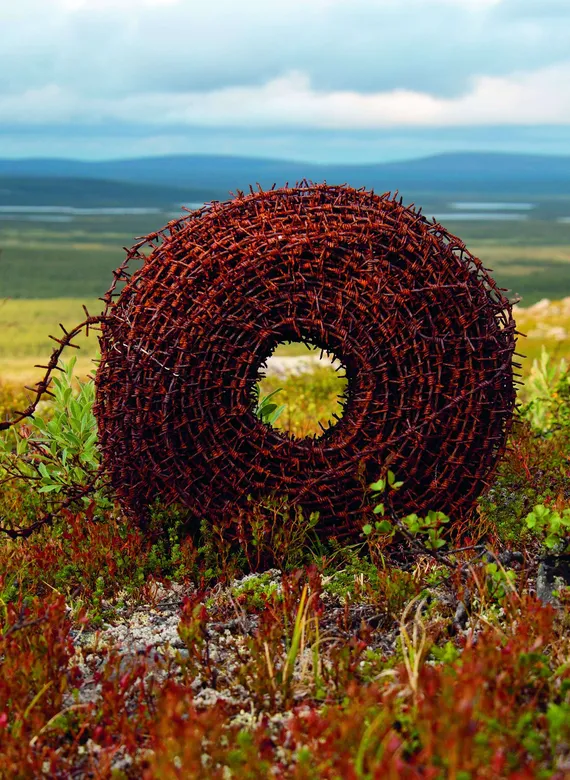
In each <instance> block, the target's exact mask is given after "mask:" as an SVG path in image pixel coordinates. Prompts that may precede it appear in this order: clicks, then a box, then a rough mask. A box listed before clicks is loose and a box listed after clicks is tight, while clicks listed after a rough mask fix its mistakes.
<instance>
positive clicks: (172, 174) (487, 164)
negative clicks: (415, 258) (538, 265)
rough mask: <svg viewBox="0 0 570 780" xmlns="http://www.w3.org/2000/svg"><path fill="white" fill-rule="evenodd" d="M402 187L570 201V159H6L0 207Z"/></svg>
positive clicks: (406, 192)
mask: <svg viewBox="0 0 570 780" xmlns="http://www.w3.org/2000/svg"><path fill="white" fill-rule="evenodd" d="M305 178H306V179H309V180H312V181H315V182H322V181H327V182H328V183H329V184H344V183H347V184H350V185H352V186H354V187H362V186H364V187H366V188H368V189H372V188H373V189H374V190H375V191H377V192H386V191H395V190H398V191H399V192H400V193H401V194H402V196H403V197H404V200H406V201H407V202H409V201H412V200H414V199H415V198H416V197H417V196H418V195H425V194H426V193H430V194H432V195H434V196H436V197H437V196H439V197H444V196H445V197H450V196H452V195H453V196H458V195H461V196H471V197H473V196H477V197H483V196H485V197H487V198H488V197H490V196H493V197H495V198H496V197H509V198H521V199H525V198H535V199H536V198H539V197H545V198H546V197H554V198H556V197H560V196H566V197H570V157H555V156H546V155H545V156H540V155H521V154H503V153H454V154H441V155H437V156H433V157H426V158H422V159H416V160H406V161H403V162H390V163H380V164H369V165H336V164H335V165H332V164H331V165H323V164H317V163H306V162H295V161H288V160H268V159H261V158H248V157H229V156H213V155H185V156H166V157H145V158H140V159H130V160H108V161H99V162H85V161H80V160H66V159H55V158H54V159H24V160H2V159H0V205H3V206H9V205H13V206H17V205H71V206H81V205H84V206H109V205H116V206H121V205H129V206H163V205H170V206H173V205H179V204H181V203H189V202H203V201H206V200H212V199H219V200H226V199H227V198H228V197H229V192H230V191H233V192H235V191H236V190H237V189H241V190H246V191H247V190H248V187H249V185H250V184H251V185H253V186H254V187H255V185H256V183H258V182H259V184H261V186H262V187H263V188H269V187H271V186H272V185H273V184H276V185H277V186H283V185H284V184H285V183H286V182H289V184H294V183H295V182H296V181H300V180H301V179H305Z"/></svg>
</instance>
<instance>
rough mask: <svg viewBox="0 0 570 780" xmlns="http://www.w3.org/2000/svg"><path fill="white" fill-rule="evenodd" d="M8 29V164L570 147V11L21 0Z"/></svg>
mask: <svg viewBox="0 0 570 780" xmlns="http://www.w3.org/2000/svg"><path fill="white" fill-rule="evenodd" d="M0 30H1V31H2V45H1V46H0V157H18V156H22V157H28V156H43V157H49V156H65V157H80V158H85V159H105V158H112V157H120V156H139V155H140V156H144V155H149V154H168V153H173V154H180V153H202V154H204V153H223V154H240V155H253V156H258V155H260V156H265V157H286V158H291V159H304V160H318V161H322V162H332V161H335V162H342V161H346V162H366V161H381V160H389V159H403V158H409V157H417V156H422V155H425V154H433V153H438V152H444V151H457V150H467V149H480V150H504V151H519V152H533V153H540V154H570V2H569V1H568V0H429V1H428V0H405V2H404V0H241V2H236V0H208V2H203V1H202V0H200V2H198V0H17V2H16V1H14V2H5V3H1V4H0Z"/></svg>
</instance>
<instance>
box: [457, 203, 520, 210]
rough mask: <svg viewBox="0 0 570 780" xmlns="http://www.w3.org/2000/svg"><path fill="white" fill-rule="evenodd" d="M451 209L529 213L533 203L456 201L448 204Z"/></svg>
mask: <svg viewBox="0 0 570 780" xmlns="http://www.w3.org/2000/svg"><path fill="white" fill-rule="evenodd" d="M449 205H450V206H451V208H452V209H465V210H466V211H530V210H531V209H533V208H534V207H535V205H536V204H535V203H504V202H497V203H491V202H488V203H487V202H484V201H473V202H472V201H458V202H456V203H450V204H449Z"/></svg>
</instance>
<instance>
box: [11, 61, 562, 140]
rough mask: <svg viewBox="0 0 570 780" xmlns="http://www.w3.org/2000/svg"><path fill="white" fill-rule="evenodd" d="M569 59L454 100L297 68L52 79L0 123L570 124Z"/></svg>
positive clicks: (485, 79)
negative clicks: (95, 84) (276, 73)
mask: <svg viewBox="0 0 570 780" xmlns="http://www.w3.org/2000/svg"><path fill="white" fill-rule="evenodd" d="M565 84H570V60H567V61H565V62H562V63H560V64H558V65H555V66H552V67H548V68H543V69H539V70H536V71H530V72H529V71H521V72H516V73H513V74H511V75H510V76H507V77H502V76H479V77H477V78H475V79H474V82H473V87H472V89H471V90H470V91H469V92H467V93H466V94H464V95H460V96H459V97H454V98H446V97H437V96H434V95H431V94H429V93H427V92H417V91H412V90H404V89H395V90H390V91H384V92H376V93H372V94H362V93H359V92H356V91H350V90H329V91H327V90H318V89H316V88H315V87H314V86H313V85H312V84H311V80H310V78H309V76H308V75H307V74H306V73H301V72H299V71H291V72H289V73H287V74H285V75H283V76H280V77H278V78H275V79H271V80H269V81H267V82H266V83H265V84H262V85H260V86H248V87H233V86H232V87H225V88H223V89H214V90H211V91H209V92H202V91H190V92H186V93H184V92H171V93H154V92H149V93H142V94H141V93H136V94H133V95H129V96H127V97H121V98H117V97H115V98H100V97H89V96H85V95H82V94H78V93H75V92H72V91H71V90H67V89H63V88H62V87H59V86H57V85H54V84H52V85H49V86H46V87H43V88H41V89H34V90H28V91H26V92H25V93H23V94H21V95H6V96H0V121H4V122H11V123H20V124H22V125H34V124H66V123H76V124H91V125H92V124H101V125H103V124H109V123H115V124H117V123H118V124H137V123H140V122H142V123H144V124H145V125H148V126H151V127H152V126H154V127H167V126H179V127H183V126H197V127H208V126H214V127H215V126H222V127H223V126H233V127H265V128H286V127H292V128H299V127H310V128H318V129H344V130H347V129H354V130H361V129H374V128H385V127H402V126H410V127H437V126H439V127H445V126H466V125H504V124H506V125H533V124H550V125H556V124H570V90H567V89H566V90H564V89H561V86H562V85H565Z"/></svg>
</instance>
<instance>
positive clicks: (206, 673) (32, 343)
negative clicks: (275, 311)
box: [0, 215, 570, 780]
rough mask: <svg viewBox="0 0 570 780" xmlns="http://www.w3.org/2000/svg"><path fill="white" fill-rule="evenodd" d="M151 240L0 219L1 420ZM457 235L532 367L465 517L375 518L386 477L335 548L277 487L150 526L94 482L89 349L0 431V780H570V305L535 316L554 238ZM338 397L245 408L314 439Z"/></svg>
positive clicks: (169, 514)
mask: <svg viewBox="0 0 570 780" xmlns="http://www.w3.org/2000/svg"><path fill="white" fill-rule="evenodd" d="M156 219H157V225H156V227H158V226H159V225H161V224H163V221H164V220H163V216H162V215H158V216H157V217H156ZM151 228H152V225H149V224H148V218H144V220H143V218H142V217H140V218H139V217H137V218H136V219H135V218H133V217H129V218H128V219H127V218H118V217H117V218H96V217H90V218H83V219H82V220H74V221H73V223H72V224H70V225H66V226H64V227H62V225H61V224H59V223H54V224H53V225H52V224H47V225H45V226H41V227H37V226H32V225H25V226H24V227H22V223H21V222H17V221H14V222H10V221H9V220H4V221H3V223H2V228H1V230H0V248H1V249H2V255H1V256H0V274H1V277H2V295H3V296H6V300H2V301H0V336H1V338H0V366H1V369H0V370H1V377H2V379H1V381H0V419H2V420H3V419H4V418H5V417H7V416H9V415H10V413H11V411H12V410H13V409H22V408H24V407H25V406H27V404H28V401H29V394H28V393H26V392H25V391H23V390H22V389H21V387H22V386H23V384H24V382H26V383H30V382H33V381H35V380H37V379H39V376H40V373H43V372H41V370H40V369H38V370H36V372H32V373H30V367H31V366H32V365H33V364H34V363H44V362H45V356H46V354H47V352H48V350H49V347H50V341H49V339H47V335H48V334H49V333H54V332H55V330H56V328H57V322H59V321H60V320H61V321H63V322H67V323H73V322H75V321H78V318H79V317H81V304H82V303H87V306H88V309H89V311H90V312H91V313H95V312H96V311H97V302H96V301H95V300H93V302H92V299H96V297H97V295H99V294H100V291H101V290H102V289H105V288H106V286H107V282H108V279H109V275H110V273H111V272H112V270H113V269H114V268H115V267H116V266H117V265H118V262H119V261H120V251H117V247H119V246H121V245H126V246H129V245H130V244H132V235H133V234H137V235H142V234H146V233H148V232H149V229H151ZM453 228H454V229H455V228H456V229H457V232H458V233H459V234H460V235H461V236H463V238H464V239H465V240H466V242H468V245H469V247H470V249H472V251H473V252H474V253H475V254H476V255H478V256H480V257H481V258H482V259H483V260H484V262H485V264H486V265H488V266H490V267H492V268H493V269H494V276H495V277H496V278H497V279H498V280H499V282H500V283H501V284H503V285H504V286H505V287H508V288H509V289H510V290H511V292H512V293H521V294H522V295H523V301H522V305H523V306H524V307H525V308H524V309H519V310H518V311H516V313H515V316H516V320H517V323H518V327H519V330H521V331H522V332H523V333H525V334H526V335H527V338H526V339H525V340H524V342H523V345H522V346H521V350H520V351H523V352H525V354H527V355H528V356H529V357H528V359H527V360H526V361H524V367H523V373H524V377H523V378H524V381H525V385H524V387H523V388H522V390H521V395H520V402H521V406H520V409H519V416H518V421H517V423H516V425H515V426H514V429H513V431H512V434H511V436H510V440H509V448H508V451H507V453H506V455H505V457H504V458H503V460H502V462H501V464H500V466H499V468H498V471H497V473H496V475H495V476H494V478H493V481H492V484H491V485H490V487H489V490H488V491H487V492H486V493H485V494H484V495H483V496H482V497H481V498H480V500H479V502H478V505H477V507H476V511H475V512H474V513H473V515H472V516H471V517H470V518H463V519H459V518H453V517H451V518H448V517H445V516H443V515H441V514H440V513H437V512H431V513H428V515H427V516H426V517H418V516H416V515H415V514H410V515H409V516H408V517H395V516H393V514H391V513H390V496H391V495H392V494H393V492H394V491H397V490H399V489H400V487H401V485H400V483H402V482H404V483H405V480H406V474H393V473H392V472H391V471H390V470H389V469H388V468H385V467H384V465H383V464H381V463H379V464H378V475H377V480H376V482H374V483H373V484H372V485H363V499H364V500H365V502H366V504H367V506H368V507H369V511H368V513H367V514H366V516H365V517H363V522H362V529H361V533H360V534H358V535H357V538H355V539H354V540H353V541H352V542H351V543H349V544H347V543H345V542H342V541H340V540H337V539H334V538H331V539H329V540H328V541H327V542H326V543H325V542H323V541H322V540H319V538H318V537H317V535H316V534H315V524H316V522H317V521H318V518H316V517H315V516H306V515H305V514H304V513H303V512H302V511H300V510H299V509H298V508H296V507H291V506H290V505H289V503H288V499H287V496H285V495H269V496H266V497H264V498H263V500H259V501H257V502H253V501H252V502H251V507H250V509H249V510H248V511H247V512H243V511H242V512H240V513H236V517H234V518H224V517H220V518H217V519H216V521H215V522H213V523H205V522H203V523H202V524H201V525H200V527H196V526H195V525H194V524H193V523H191V522H189V520H188V517H187V516H186V515H185V512H184V509H183V508H181V507H176V506H172V507H164V506H161V505H160V504H157V505H155V506H154V507H153V508H152V512H151V519H150V523H149V525H148V528H146V530H145V531H144V533H143V532H142V531H141V529H140V528H139V527H138V525H137V523H136V522H133V521H131V520H129V519H128V518H126V517H125V516H124V515H123V514H122V513H121V511H120V509H119V507H118V506H117V505H116V503H115V501H114V499H113V495H112V493H111V492H110V491H109V489H108V488H107V487H106V485H105V484H104V481H103V480H101V479H98V478H97V474H98V467H99V456H98V451H97V430H96V424H95V420H94V418H93V414H92V402H93V395H94V388H93V383H92V377H90V371H91V370H92V367H93V364H92V363H91V358H94V357H96V343H95V342H94V340H92V339H89V340H88V341H81V340H80V342H79V343H80V344H81V351H80V353H79V360H78V362H77V364H75V365H73V364H71V363H69V364H67V366H65V367H64V368H65V370H64V371H63V372H60V374H59V376H58V377H57V379H58V382H57V383H55V384H54V387H53V388H52V389H53V392H54V394H55V398H53V399H47V400H46V401H45V402H42V404H41V406H40V407H39V408H38V410H37V413H36V415H35V417H34V418H33V419H28V420H26V421H25V422H23V423H22V424H20V426H19V427H18V428H17V429H16V430H10V431H7V432H5V433H3V434H0V437H1V438H0V442H1V443H0V527H1V529H2V530H1V532H0V778H27V777H43V776H45V777H50V778H51V777H64V778H65V777H83V776H85V777H94V778H107V777H109V778H141V777H142V778H149V779H150V778H155V777H156V778H167V779H168V778H180V777H196V778H231V777H235V778H260V779H261V778H263V779H265V778H267V777H270V776H274V777H283V778H298V779H299V780H309V779H310V778H335V779H336V778H348V779H349V780H350V779H351V778H355V779H356V778H424V779H425V778H434V779H435V778H441V779H442V780H444V779H446V778H455V779H456V780H467V779H468V778H489V780H491V779H492V780H495V779H496V778H513V779H514V778H517V780H524V778H529V780H530V778H560V779H562V778H566V777H568V776H570V588H569V587H568V582H569V581H570V550H569V527H570V374H569V371H568V359H570V347H569V344H570V339H569V338H568V334H570V308H569V305H568V304H569V303H570V299H566V301H565V302H564V301H563V302H560V303H557V302H554V303H546V304H544V303H540V299H543V298H549V299H558V298H560V297H564V296H570V287H569V286H568V285H569V281H568V280H569V279H570V276H569V274H568V262H569V261H570V250H569V247H570V232H569V231H570V225H568V224H567V223H552V222H548V221H546V220H545V221H536V220H534V219H533V220H532V221H531V220H529V221H528V223H526V222H523V223H517V224H516V233H514V232H513V229H512V226H510V227H509V225H508V224H507V223H499V222H496V223H494V222H489V223H481V224H478V223H467V222H466V223H461V224H459V223H454V225H453ZM58 296H63V297H58ZM73 296H75V298H74V297H73ZM99 303H100V302H99ZM535 304H536V305H535ZM544 346H546V351H544V350H543V347H544ZM284 350H285V352H289V354H291V353H292V352H293V351H294V350H295V347H293V346H286V347H284ZM564 357H566V363H564V362H562V358H564ZM338 392H339V391H338V376H337V375H336V374H335V373H334V372H333V371H332V370H330V369H329V370H325V369H319V370H316V371H315V372H313V373H310V372H309V373H304V374H302V375H300V376H296V377H289V378H276V377H275V376H273V377H272V376H268V377H267V378H266V379H265V380H263V382H262V383H261V387H260V394H259V402H258V408H257V411H258V414H259V415H260V416H262V417H263V418H264V419H265V420H266V421H267V422H268V423H271V424H274V425H275V426H276V427H278V428H280V429H281V430H282V431H283V432H284V433H286V432H290V433H293V434H294V435H297V436H305V435H311V434H313V433H318V432H319V430H320V429H319V427H318V421H321V422H323V421H324V422H325V423H326V420H327V419H328V417H329V416H330V412H331V410H334V409H335V408H336V401H337V394H338ZM272 394H273V395H272ZM282 406H284V407H285V408H281V407H282ZM83 488H85V489H87V488H89V490H88V491H87V490H83ZM58 507H59V509H58V510H57V511H54V510H55V509H56V508H58ZM230 520H232V521H233V522H232V529H233V531H232V533H231V534H230V533H229V532H228V521H230ZM34 528H35V530H34Z"/></svg>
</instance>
